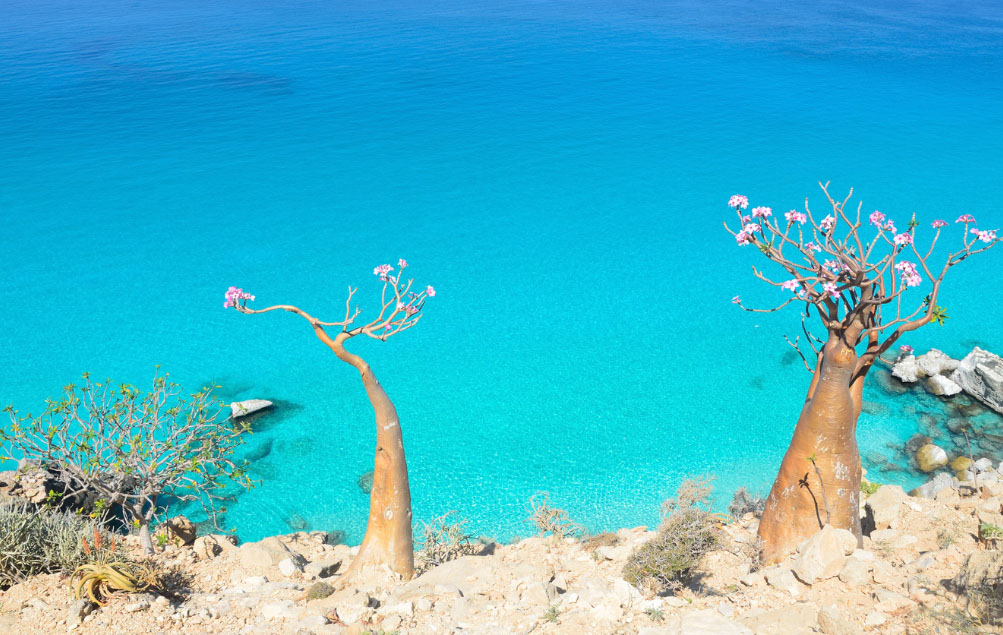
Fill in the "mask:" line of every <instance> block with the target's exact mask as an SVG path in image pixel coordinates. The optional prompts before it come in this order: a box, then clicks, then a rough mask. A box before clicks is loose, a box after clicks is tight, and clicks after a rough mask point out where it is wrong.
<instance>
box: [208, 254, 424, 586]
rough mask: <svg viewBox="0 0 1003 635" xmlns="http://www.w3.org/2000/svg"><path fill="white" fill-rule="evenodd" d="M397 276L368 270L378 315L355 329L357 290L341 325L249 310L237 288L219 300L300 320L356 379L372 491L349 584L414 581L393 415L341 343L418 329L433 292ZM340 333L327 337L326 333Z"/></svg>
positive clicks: (367, 372)
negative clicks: (364, 576)
mask: <svg viewBox="0 0 1003 635" xmlns="http://www.w3.org/2000/svg"><path fill="white" fill-rule="evenodd" d="M397 266H398V267H400V271H399V272H398V274H397V275H394V273H393V271H394V268H393V267H391V266H390V265H380V266H378V267H376V268H375V269H374V270H373V274H374V275H376V276H377V277H378V278H379V280H380V281H381V282H382V283H383V290H382V294H381V300H380V312H379V315H377V316H376V317H375V318H374V319H373V320H371V321H369V322H367V323H366V324H364V325H361V326H355V321H356V318H358V317H359V315H360V314H361V312H362V311H361V309H359V308H358V307H354V308H353V303H352V298H353V297H354V295H355V292H356V291H357V288H352V287H349V289H348V298H347V299H346V300H345V316H344V319H342V320H341V321H337V322H324V321H321V320H320V319H318V318H315V317H313V316H312V315H310V314H309V313H307V312H306V311H304V310H302V309H300V308H298V307H295V306H292V305H288V304H277V305H274V306H270V307H267V308H264V309H251V308H249V307H248V306H247V303H248V301H252V300H254V296H253V295H251V294H249V293H247V292H245V291H244V290H243V289H239V288H237V287H230V288H229V289H228V290H227V292H226V295H225V300H224V303H223V307H224V308H234V309H236V310H237V311H239V312H241V313H246V314H248V315H253V314H257V313H268V312H269V311H288V312H290V313H295V314H296V315H298V316H300V317H302V318H303V319H305V320H306V321H307V322H308V323H309V324H310V326H311V327H312V328H313V331H314V334H315V335H316V336H317V338H318V339H320V341H321V342H323V343H324V344H325V345H327V347H328V348H330V349H331V350H332V351H334V354H335V355H337V357H338V359H340V360H341V361H343V362H345V363H346V364H349V365H351V366H352V367H354V368H355V369H356V370H358V371H359V374H360V375H361V377H362V385H363V386H364V387H365V389H366V395H367V396H368V397H369V403H370V404H372V407H373V411H374V412H375V414H376V458H375V460H374V466H373V468H374V469H373V486H372V490H371V492H370V495H369V521H368V524H367V526H366V535H365V536H364V537H363V539H362V545H361V546H360V547H359V553H358V555H357V556H356V557H355V559H354V560H353V561H352V564H351V566H350V567H349V568H348V570H346V572H345V574H344V575H343V576H342V578H341V579H342V580H347V579H349V578H350V577H351V576H352V575H353V574H354V573H355V572H357V571H358V570H359V569H361V568H362V567H366V566H370V565H375V566H383V565H385V566H388V567H389V568H390V570H392V571H393V572H395V573H397V574H398V575H400V576H401V577H403V578H405V579H409V578H411V577H413V575H414V543H413V537H412V533H411V489H410V487H409V485H408V474H407V461H406V460H405V458H404V438H403V436H402V435H401V427H400V421H399V420H398V418H397V410H396V409H395V408H394V404H393V402H391V401H390V398H389V397H388V396H387V393H386V392H385V391H384V390H383V387H382V386H380V382H379V381H377V379H376V375H375V374H373V370H372V368H370V367H369V364H367V363H366V362H365V360H363V359H362V358H361V357H359V356H358V355H356V354H354V353H351V352H349V351H348V350H347V349H346V348H345V342H347V341H348V340H350V339H351V338H353V337H356V336H359V335H363V336H366V337H369V338H372V339H375V340H380V341H386V340H387V339H388V338H390V337H393V336H394V335H397V334H398V333H402V332H404V331H406V330H408V329H410V328H411V327H413V326H414V325H416V324H417V323H418V321H419V320H420V319H421V316H422V312H421V311H422V307H423V306H424V305H425V301H426V300H427V299H428V298H430V297H433V296H434V295H435V289H434V288H432V287H431V286H427V287H425V288H424V289H422V290H420V291H418V290H412V289H418V287H415V286H414V280H413V279H410V280H407V281H404V280H403V277H402V276H403V273H404V270H405V269H406V268H407V266H408V264H407V261H405V260H400V261H398V263H397ZM332 327H333V328H338V329H340V331H339V332H337V334H335V335H334V336H333V337H332V336H331V334H330V333H328V330H327V329H329V328H332Z"/></svg>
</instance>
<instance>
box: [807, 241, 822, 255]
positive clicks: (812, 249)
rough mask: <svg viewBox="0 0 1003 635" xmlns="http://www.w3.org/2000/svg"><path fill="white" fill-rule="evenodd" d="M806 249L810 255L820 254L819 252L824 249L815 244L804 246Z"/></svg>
mask: <svg viewBox="0 0 1003 635" xmlns="http://www.w3.org/2000/svg"><path fill="white" fill-rule="evenodd" d="M804 248H805V249H806V250H807V251H808V252H809V253H811V252H819V251H822V248H821V247H819V246H818V245H816V244H815V243H814V242H807V243H805V244H804Z"/></svg>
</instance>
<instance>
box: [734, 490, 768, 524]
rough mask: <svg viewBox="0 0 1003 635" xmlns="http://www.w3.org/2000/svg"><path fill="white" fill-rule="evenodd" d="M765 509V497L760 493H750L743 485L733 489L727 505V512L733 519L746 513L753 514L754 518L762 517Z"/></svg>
mask: <svg viewBox="0 0 1003 635" xmlns="http://www.w3.org/2000/svg"><path fill="white" fill-rule="evenodd" d="M765 509H766V499H765V498H763V496H762V494H750V493H749V490H747V489H745V488H744V487H739V488H738V489H737V490H735V495H734V496H733V497H732V499H731V504H730V505H728V513H729V514H731V517H732V518H733V519H735V520H738V519H739V518H741V517H742V516H745V515H746V514H753V515H754V516H755V517H756V518H762V517H763V511H764V510H765Z"/></svg>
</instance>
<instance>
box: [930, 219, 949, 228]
mask: <svg viewBox="0 0 1003 635" xmlns="http://www.w3.org/2000/svg"><path fill="white" fill-rule="evenodd" d="M930 227H933V228H934V229H940V228H941V227H947V221H946V220H940V219H939V218H938V219H937V220H935V221H933V222H932V223H930Z"/></svg>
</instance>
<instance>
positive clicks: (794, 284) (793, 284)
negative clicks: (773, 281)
mask: <svg viewBox="0 0 1003 635" xmlns="http://www.w3.org/2000/svg"><path fill="white" fill-rule="evenodd" d="M780 287H781V288H782V289H787V290H788V291H795V290H797V288H798V281H797V280H787V281H786V282H784V283H783V284H781V285H780Z"/></svg>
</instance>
